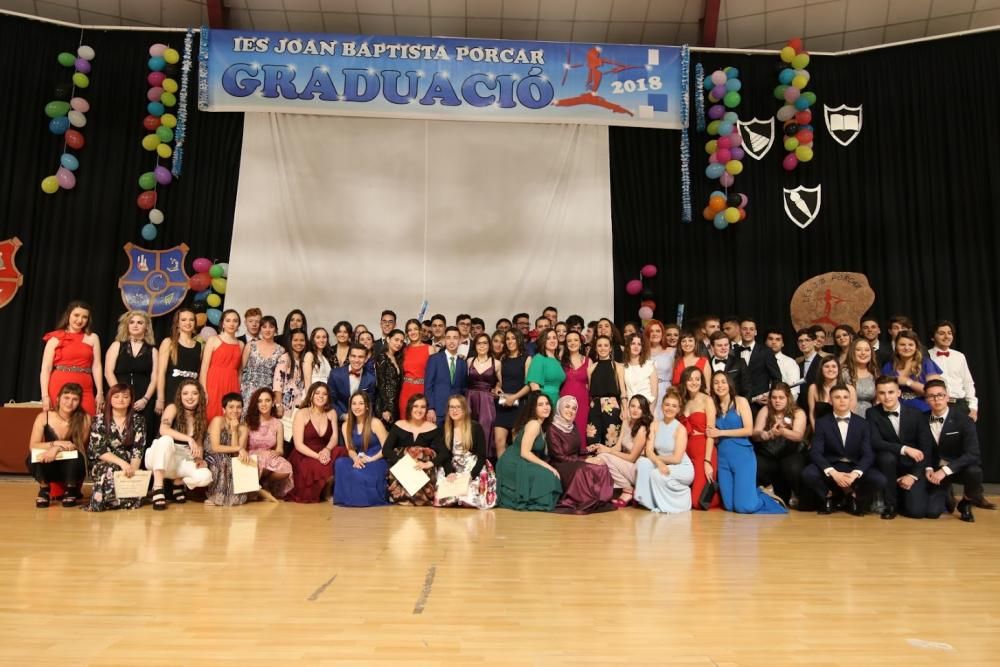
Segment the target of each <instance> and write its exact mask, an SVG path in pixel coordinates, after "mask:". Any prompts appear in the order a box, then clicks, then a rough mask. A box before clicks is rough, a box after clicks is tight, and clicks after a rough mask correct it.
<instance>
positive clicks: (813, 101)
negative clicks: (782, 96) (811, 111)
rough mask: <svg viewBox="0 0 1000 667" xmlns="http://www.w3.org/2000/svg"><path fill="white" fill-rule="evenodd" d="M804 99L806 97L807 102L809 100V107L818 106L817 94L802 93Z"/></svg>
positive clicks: (810, 92)
mask: <svg viewBox="0 0 1000 667" xmlns="http://www.w3.org/2000/svg"><path fill="white" fill-rule="evenodd" d="M802 97H804V98H806V99H807V100H809V106H812V105H814V104H816V93H814V92H812V91H806V92H804V93H802Z"/></svg>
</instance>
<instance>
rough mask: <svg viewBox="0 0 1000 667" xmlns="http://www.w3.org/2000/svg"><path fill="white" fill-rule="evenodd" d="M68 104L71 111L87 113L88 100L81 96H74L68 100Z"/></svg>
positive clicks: (88, 108)
mask: <svg viewBox="0 0 1000 667" xmlns="http://www.w3.org/2000/svg"><path fill="white" fill-rule="evenodd" d="M69 105H70V107H72V109H73V111H79V112H80V113H87V112H88V111H90V102H88V101H87V100H85V99H83V98H82V97H74V98H73V99H71V100H70V101H69Z"/></svg>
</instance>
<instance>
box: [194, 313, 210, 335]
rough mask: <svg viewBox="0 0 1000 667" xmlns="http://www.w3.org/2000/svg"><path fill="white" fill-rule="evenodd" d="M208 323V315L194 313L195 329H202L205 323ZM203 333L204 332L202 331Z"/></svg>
mask: <svg viewBox="0 0 1000 667" xmlns="http://www.w3.org/2000/svg"><path fill="white" fill-rule="evenodd" d="M207 322H208V315H206V314H205V313H195V314H194V324H195V326H197V327H204V326H205V323H207ZM202 333H204V331H202Z"/></svg>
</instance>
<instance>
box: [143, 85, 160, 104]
mask: <svg viewBox="0 0 1000 667" xmlns="http://www.w3.org/2000/svg"><path fill="white" fill-rule="evenodd" d="M161 95H163V89H162V88H160V87H159V86H154V87H153V88H150V89H149V90H147V91H146V99H147V100H149V101H150V102H159V101H160V96H161Z"/></svg>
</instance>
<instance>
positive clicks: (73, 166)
mask: <svg viewBox="0 0 1000 667" xmlns="http://www.w3.org/2000/svg"><path fill="white" fill-rule="evenodd" d="M59 164H61V165H62V166H64V167H66V168H67V169H69V170H70V171H76V170H77V169H78V168H79V167H80V161H79V160H77V159H76V156H75V155H73V154H72V153H63V154H62V155H61V156H59Z"/></svg>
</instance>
